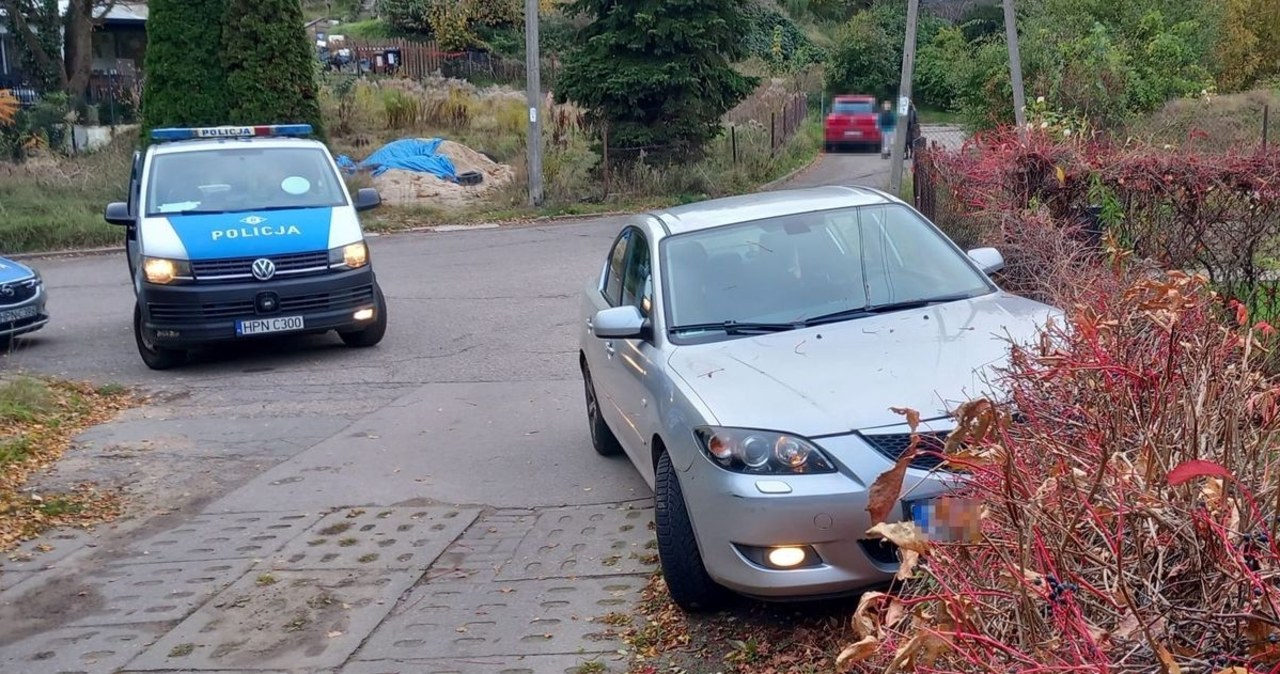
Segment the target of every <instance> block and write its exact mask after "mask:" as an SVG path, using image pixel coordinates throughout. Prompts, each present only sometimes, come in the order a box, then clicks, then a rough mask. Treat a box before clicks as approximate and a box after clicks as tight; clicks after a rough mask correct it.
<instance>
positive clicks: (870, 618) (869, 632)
mask: <svg viewBox="0 0 1280 674" xmlns="http://www.w3.org/2000/svg"><path fill="white" fill-rule="evenodd" d="M887 596H889V595H886V594H885V593H883V592H867V593H865V594H863V595H862V598H861V599H859V600H858V609H857V610H856V611H854V612H853V631H854V632H856V633H857V634H858V636H859V637H862V638H865V637H879V636H880V624H879V620H878V618H879V613H880V600H881V599H882V598H884V597H887Z"/></svg>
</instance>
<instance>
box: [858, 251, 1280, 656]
mask: <svg viewBox="0 0 1280 674" xmlns="http://www.w3.org/2000/svg"><path fill="white" fill-rule="evenodd" d="M1111 252H1112V254H1113V257H1119V256H1118V255H1116V251H1114V250H1113V251H1111ZM1094 269H1095V271H1097V269H1098V268H1097V267H1095V268H1094ZM1095 281H1096V282H1095V283H1092V284H1090V285H1089V286H1088V287H1083V288H1077V289H1076V290H1074V291H1072V293H1071V294H1072V299H1073V300H1074V307H1073V308H1072V309H1070V310H1069V311H1068V319H1067V321H1066V324H1065V325H1059V326H1051V327H1050V328H1049V330H1048V331H1047V332H1046V334H1045V336H1044V339H1043V341H1042V343H1041V344H1040V345H1038V347H1036V348H1034V349H1027V348H1014V349H1013V351H1012V356H1011V360H1010V364H1009V366H1008V368H1007V370H1006V371H1005V372H1003V373H1002V375H1001V382H1000V383H1001V388H1002V389H1003V390H1005V391H1007V392H1008V393H1009V396H1010V398H1009V400H1008V401H1002V402H1001V403H1000V404H995V403H992V402H989V401H986V400H977V401H973V402H971V403H968V404H966V405H964V406H962V407H961V408H960V409H959V410H957V412H956V418H957V423H958V426H957V431H956V432H955V433H953V434H952V435H951V436H950V437H949V439H948V447H947V449H946V450H945V453H946V454H947V458H948V464H949V465H950V467H951V469H952V470H958V471H961V472H963V473H966V476H965V480H964V481H963V484H964V486H963V488H962V489H961V491H960V494H959V495H960V496H963V497H965V498H969V499H975V500H976V501H977V502H978V503H980V504H981V508H980V511H979V512H980V517H979V521H980V532H981V533H980V535H979V536H978V537H977V538H976V539H969V540H968V541H962V542H940V541H928V540H925V539H924V537H923V534H922V533H921V532H919V531H918V530H916V529H915V528H914V527H912V526H911V525H900V526H897V527H896V528H895V527H893V525H888V526H886V525H881V526H879V527H877V528H876V529H873V531H875V532H876V533H880V534H881V535H884V536H885V537H886V538H889V539H890V540H892V541H893V542H895V543H897V544H898V546H899V548H900V549H901V550H904V551H906V552H904V562H914V560H915V559H916V558H917V555H919V559H920V560H921V561H920V563H919V565H918V566H915V567H914V569H912V568H908V569H906V570H905V573H904V574H903V575H904V576H907V577H908V579H907V580H906V582H905V584H904V585H903V586H902V587H901V588H899V591H898V592H895V593H894V594H893V595H888V594H879V593H873V594H869V595H867V596H865V597H864V598H863V601H862V603H861V605H860V606H859V608H858V612H857V614H856V615H855V617H854V621H853V622H854V628H855V630H856V631H857V633H858V638H859V639H860V641H859V642H858V643H857V644H855V645H852V646H850V647H849V649H847V650H846V651H845V652H844V653H842V654H841V659H842V661H843V662H844V663H845V664H848V663H851V662H861V663H864V666H866V665H874V666H875V667H874V669H868V670H867V671H916V672H993V673H995V672H998V673H1000V674H1006V673H1009V672H1017V673H1024V674H1032V673H1037V674H1038V673H1041V672H1164V673H1165V674H1172V673H1177V672H1197V673H1198V672H1206V673H1215V672H1230V673H1231V674H1245V673H1246V672H1253V671H1257V672H1268V671H1269V672H1275V671H1280V547H1277V533H1278V532H1277V523H1278V520H1277V515H1278V514H1280V482H1278V480H1277V478H1278V477H1280V386H1277V384H1276V383H1275V382H1274V381H1273V380H1271V379H1270V378H1269V377H1267V376H1266V374H1265V373H1264V371H1263V370H1262V368H1261V361H1262V357H1263V356H1264V355H1265V354H1266V352H1267V351H1268V350H1269V349H1271V348H1272V347H1273V346H1274V345H1275V342H1276V339H1275V338H1274V337H1273V331H1272V329H1271V327H1270V326H1269V325H1267V324H1265V323H1256V324H1255V323H1253V322H1252V321H1251V319H1250V317H1249V314H1248V311H1247V310H1246V309H1245V308H1244V307H1243V305H1239V304H1235V305H1233V310H1234V315H1233V320H1232V321H1231V323H1230V324H1224V322H1223V321H1222V320H1221V312H1220V311H1219V307H1220V299H1219V298H1218V297H1216V296H1215V294H1214V293H1212V292H1211V291H1210V290H1209V288H1208V280H1207V279H1206V278H1204V277H1203V276H1191V275H1187V274H1183V273H1181V272H1170V273H1167V274H1152V273H1150V271H1148V270H1137V269H1135V268H1133V267H1131V266H1129V265H1118V266H1117V267H1114V268H1112V269H1110V270H1103V271H1102V272H1098V273H1097V276H1096V277H1095ZM1013 410H1016V411H1017V414H1014V413H1013ZM908 418H910V415H909V412H908ZM1015 419H1016V421H1015ZM908 566H909V564H908ZM1232 668H1237V669H1232Z"/></svg>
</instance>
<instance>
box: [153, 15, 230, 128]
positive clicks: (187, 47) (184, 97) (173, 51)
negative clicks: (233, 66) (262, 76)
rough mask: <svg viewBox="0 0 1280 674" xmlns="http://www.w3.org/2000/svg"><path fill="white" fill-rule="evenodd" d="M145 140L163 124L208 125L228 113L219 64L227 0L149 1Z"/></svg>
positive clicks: (224, 79)
mask: <svg viewBox="0 0 1280 674" xmlns="http://www.w3.org/2000/svg"><path fill="white" fill-rule="evenodd" d="M147 7H148V9H149V12H150V17H149V19H148V21H147V55H146V64H145V65H144V67H143V70H144V72H146V73H147V78H146V84H145V88H144V90H143V94H142V103H143V106H144V107H145V108H146V111H147V114H146V119H145V120H144V121H145V124H144V128H143V136H142V137H143V138H144V139H145V138H147V137H149V132H150V130H151V129H154V128H158V127H165V126H184V125H186V126H209V125H215V124H220V123H224V122H225V121H226V115H227V107H228V103H227V75H226V71H225V69H224V66H223V63H222V23H223V18H224V16H225V15H226V10H227V2H226V0H151V2H150V3H149V4H148V5H147Z"/></svg>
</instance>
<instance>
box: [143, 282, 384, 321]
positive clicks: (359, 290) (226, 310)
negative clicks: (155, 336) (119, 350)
mask: <svg viewBox="0 0 1280 674" xmlns="http://www.w3.org/2000/svg"><path fill="white" fill-rule="evenodd" d="M372 301H373V286H372V285H365V286H356V287H354V288H343V289H341V290H335V291H333V292H329V293H318V294H314V295H299V296H295V297H281V298H280V310H279V311H277V312H276V313H275V314H273V315H281V314H285V315H287V314H293V313H299V312H308V313H310V312H322V311H337V310H340V309H353V308H356V307H358V306H361V305H367V304H369V303H371V302H372ZM147 309H148V310H149V311H150V312H151V320H153V321H158V322H166V321H209V320H219V319H230V318H247V317H252V316H255V315H257V312H256V311H255V310H254V305H253V300H251V299H250V300H243V301H237V302H216V303H206V304H170V303H162V302H150V303H148V304H147Z"/></svg>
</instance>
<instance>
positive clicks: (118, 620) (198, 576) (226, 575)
mask: <svg viewBox="0 0 1280 674" xmlns="http://www.w3.org/2000/svg"><path fill="white" fill-rule="evenodd" d="M253 564H254V563H253V560H249V559H230V560H220V561H212V562H173V563H168V564H164V563H162V564H129V565H125V566H106V567H102V568H100V569H97V570H95V571H94V572H93V573H91V574H88V577H87V578H85V579H84V580H85V581H86V582H88V583H90V584H92V585H93V587H94V594H95V595H97V597H96V599H97V601H95V602H94V604H93V609H92V610H90V611H89V612H88V613H86V614H84V616H83V617H81V618H79V619H77V620H75V621H73V622H72V623H71V624H72V625H74V626H89V625H127V624H130V623H155V622H172V623H177V622H178V621H180V620H182V619H183V618H186V617H187V616H188V615H190V614H191V612H192V611H194V610H196V608H198V607H199V606H200V605H202V604H204V603H205V602H206V601H208V600H209V599H211V598H212V597H213V596H214V595H216V594H218V593H219V592H221V591H222V590H223V589H224V588H226V587H227V586H228V585H231V584H232V583H233V582H235V581H236V579H238V578H240V577H241V576H243V575H244V574H245V573H246V572H247V571H248V570H249V569H250V567H252V566H253Z"/></svg>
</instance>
